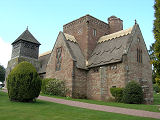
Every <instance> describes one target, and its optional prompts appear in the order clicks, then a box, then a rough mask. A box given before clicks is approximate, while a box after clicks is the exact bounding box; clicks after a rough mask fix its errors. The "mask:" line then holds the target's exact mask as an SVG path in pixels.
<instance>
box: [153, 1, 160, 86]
mask: <svg viewBox="0 0 160 120" xmlns="http://www.w3.org/2000/svg"><path fill="white" fill-rule="evenodd" d="M154 9H155V13H154V16H155V20H154V26H153V32H154V38H155V40H156V41H155V43H154V55H155V59H154V60H153V61H152V62H153V65H154V69H155V71H156V78H155V79H156V82H157V83H160V0H155V4H154ZM159 85H160V84H159Z"/></svg>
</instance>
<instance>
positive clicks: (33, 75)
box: [7, 62, 41, 102]
mask: <svg viewBox="0 0 160 120" xmlns="http://www.w3.org/2000/svg"><path fill="white" fill-rule="evenodd" d="M7 89H8V96H9V99H10V100H11V101H19V102H31V101H33V100H35V99H36V98H37V97H38V96H39V94H40V91H41V79H40V77H39V75H38V73H37V71H36V69H35V68H34V66H33V65H32V64H31V63H28V62H21V63H20V64H18V65H17V66H16V67H15V68H14V69H13V70H12V71H11V72H10V74H9V75H8V78H7Z"/></svg>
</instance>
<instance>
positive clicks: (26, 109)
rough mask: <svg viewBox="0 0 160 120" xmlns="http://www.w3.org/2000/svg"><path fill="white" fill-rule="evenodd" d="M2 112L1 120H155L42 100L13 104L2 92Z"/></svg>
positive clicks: (0, 93) (0, 107) (0, 101)
mask: <svg viewBox="0 0 160 120" xmlns="http://www.w3.org/2000/svg"><path fill="white" fill-rule="evenodd" d="M0 111H1V112H0V120H154V119H153V118H144V117H136V116H129V115H122V114H116V113H108V112H102V111H95V110H87V109H83V108H77V107H71V106H67V105H62V104H57V103H51V102H46V101H40V100H37V102H35V103H20V102H11V101H9V100H8V96H7V93H4V92H0ZM155 120H156V119H155Z"/></svg>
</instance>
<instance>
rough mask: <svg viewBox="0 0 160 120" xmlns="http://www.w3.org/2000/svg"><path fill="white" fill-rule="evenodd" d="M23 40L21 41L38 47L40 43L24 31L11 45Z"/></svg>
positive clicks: (27, 31)
mask: <svg viewBox="0 0 160 120" xmlns="http://www.w3.org/2000/svg"><path fill="white" fill-rule="evenodd" d="M20 40H23V41H27V42H31V43H35V44H38V45H40V43H39V42H38V41H37V40H36V39H35V37H34V36H33V35H32V34H31V33H30V32H29V30H28V29H26V30H25V31H24V32H23V33H22V34H21V35H20V36H19V37H18V38H17V39H16V40H15V41H14V42H13V43H12V44H14V43H16V42H18V41H20Z"/></svg>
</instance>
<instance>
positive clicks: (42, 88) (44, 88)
mask: <svg viewBox="0 0 160 120" xmlns="http://www.w3.org/2000/svg"><path fill="white" fill-rule="evenodd" d="M51 80H53V79H51V78H45V79H42V86H41V92H42V93H44V94H47V93H46V85H47V84H48V82H49V81H51Z"/></svg>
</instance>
